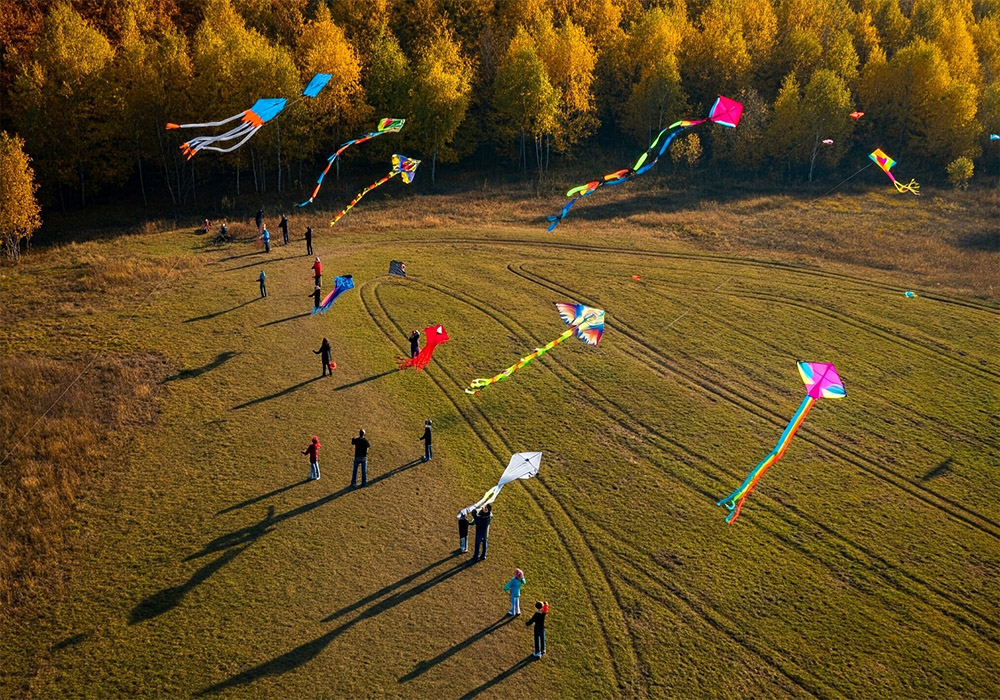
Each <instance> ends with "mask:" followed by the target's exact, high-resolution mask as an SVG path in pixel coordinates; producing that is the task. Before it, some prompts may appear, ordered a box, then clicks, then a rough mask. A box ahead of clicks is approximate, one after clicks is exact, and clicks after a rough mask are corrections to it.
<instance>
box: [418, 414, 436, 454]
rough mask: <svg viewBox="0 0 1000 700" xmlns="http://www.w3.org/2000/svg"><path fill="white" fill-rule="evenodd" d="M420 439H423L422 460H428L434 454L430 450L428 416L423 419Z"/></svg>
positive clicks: (429, 420)
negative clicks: (422, 432)
mask: <svg viewBox="0 0 1000 700" xmlns="http://www.w3.org/2000/svg"><path fill="white" fill-rule="evenodd" d="M420 439H421V440H423V441H424V461H425V462H429V461H430V460H431V457H433V456H434V453H433V451H432V450H431V419H430V418H428V419H427V420H426V421H424V434H423V435H421V436H420Z"/></svg>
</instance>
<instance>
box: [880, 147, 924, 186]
mask: <svg viewBox="0 0 1000 700" xmlns="http://www.w3.org/2000/svg"><path fill="white" fill-rule="evenodd" d="M868 157H869V158H871V159H872V161H874V163H875V165H877V166H878V167H880V168H882V172H884V173H885V174H886V175H888V176H889V179H890V180H892V184H893V185H895V186H896V189H897V190H899V192H900V193H903V192H912V193H913V194H915V195H917V196H920V185H919V184H917V181H916V180H910V182H909V184H907V185H903V184H901V183H900V182H899V181H898V180H896V178H895V177H893V175H892V173H891V172H889V171H890V170H891V169H892V166H894V165H895V164H896V161H894V160H893V159H892V158H890V157H889V156H887V155H886V154H885V153H884V152H883V151H882V149H881V148H876V149H875V150H874V151H872V152H871V153H869V154H868Z"/></svg>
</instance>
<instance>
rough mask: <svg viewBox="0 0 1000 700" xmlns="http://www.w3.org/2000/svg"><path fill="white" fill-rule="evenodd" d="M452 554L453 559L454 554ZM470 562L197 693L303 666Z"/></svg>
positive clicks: (380, 593) (374, 598)
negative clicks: (358, 627)
mask: <svg viewBox="0 0 1000 700" xmlns="http://www.w3.org/2000/svg"><path fill="white" fill-rule="evenodd" d="M453 556H454V555H453ZM448 558H449V559H450V558H451V557H448ZM442 561H446V560H442ZM439 564H441V562H440V561H439V562H435V563H434V564H432V565H430V566H429V567H425V568H424V569H422V570H421V571H420V572H418V573H416V574H411V575H409V576H407V577H406V578H404V579H402V580H401V581H400V582H397V583H395V584H392V585H391V586H387V587H386V588H383V589H382V591H379V593H376V594H373V595H372V596H368V597H367V598H365V599H364V600H363V601H360V602H359V603H356V604H355V605H354V606H350V607H351V608H354V609H356V608H357V607H361V606H363V605H365V604H366V602H365V601H371V600H376V599H377V597H379V596H381V595H382V593H383V591H391V590H394V589H395V588H398V587H400V586H401V585H405V583H402V581H407V582H409V581H412V580H413V579H414V578H415V577H417V576H420V575H421V574H422V573H424V572H426V571H428V570H430V569H432V568H434V567H436V566H438V565H439ZM468 566H469V563H468V562H467V561H462V562H459V563H458V564H456V565H454V566H453V567H451V568H450V569H446V570H445V571H442V572H441V573H439V574H437V575H435V576H434V577H433V578H430V579H428V580H427V581H424V582H423V583H419V584H417V585H415V586H413V587H412V588H408V589H406V590H403V591H400V592H398V593H395V594H393V595H391V596H389V597H388V598H385V599H384V600H382V601H381V602H378V603H375V604H374V605H372V606H371V607H369V608H368V609H366V610H364V611H363V612H361V613H360V614H359V615H358V616H357V617H355V618H353V619H351V620H348V621H347V622H345V623H343V624H341V625H339V626H338V627H335V628H333V629H332V630H330V631H329V632H327V633H326V634H324V635H322V636H320V637H317V638H316V639H313V640H312V641H309V642H306V643H305V644H300V645H299V646H297V647H295V648H294V649H292V650H291V651H287V652H285V653H284V654H281V655H280V656H276V657H275V658H273V659H271V660H270V661H265V662H264V663H262V664H260V665H258V666H254V667H253V668H251V669H247V670H246V671H243V672H241V673H238V674H236V675H235V676H232V677H231V678H228V679H226V680H224V681H222V682H220V683H216V684H215V685H211V686H209V687H207V688H205V689H204V690H201V691H199V692H198V693H196V695H198V696H203V695H210V694H213V693H218V692H220V691H222V690H226V689H227V688H233V687H236V686H241V685H248V684H250V683H253V682H255V681H258V680H260V679H261V678H266V677H267V676H280V675H283V674H285V673H288V672H289V671H293V670H295V669H297V668H299V667H300V666H303V665H304V664H306V663H308V662H309V661H312V660H313V659H314V658H316V657H317V656H319V654H320V653H321V652H322V651H323V650H324V649H326V647H327V646H328V645H329V644H330V642H332V641H333V640H334V639H336V638H337V637H339V636H340V635H341V634H343V633H344V632H346V631H347V630H349V629H350V628H351V627H354V626H355V625H356V624H358V623H359V622H362V621H363V620H367V619H370V618H372V617H375V616H377V615H380V614H381V613H383V612H385V611H386V610H390V609H392V608H394V607H396V606H397V605H400V604H401V603H405V602H406V601H408V600H411V599H412V598H414V597H416V596H418V595H420V594H421V593H424V592H425V591H427V590H429V589H431V588H433V587H434V586H436V585H438V584H439V583H441V582H443V581H446V580H447V579H449V578H451V577H452V576H455V575H456V574H457V573H459V572H460V571H462V570H463V569H465V568H467V567H468ZM330 619H333V617H332V616H331V617H330V618H327V620H330ZM529 658H530V657H529ZM501 680H502V679H501Z"/></svg>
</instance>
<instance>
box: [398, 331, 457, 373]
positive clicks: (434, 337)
mask: <svg viewBox="0 0 1000 700" xmlns="http://www.w3.org/2000/svg"><path fill="white" fill-rule="evenodd" d="M449 340H451V338H449V337H448V332H447V331H446V330H445V329H444V326H442V325H437V326H428V327H427V328H425V329H424V347H423V349H422V350H421V351H420V352H418V353H417V356H416V357H397V358H396V362H397V363H398V364H399V368H400V369H406V368H407V367H412V368H413V369H415V370H417V371H418V372H419V371H420V370H422V369H423V368H424V367H426V366H427V365H428V364H430V361H431V355H433V354H434V348H436V347H437V346H438V345H442V344H444V343H447V342H448V341H449Z"/></svg>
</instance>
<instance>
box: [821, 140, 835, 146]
mask: <svg viewBox="0 0 1000 700" xmlns="http://www.w3.org/2000/svg"><path fill="white" fill-rule="evenodd" d="M822 143H823V145H824V146H832V145H833V139H823V141H822Z"/></svg>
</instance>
